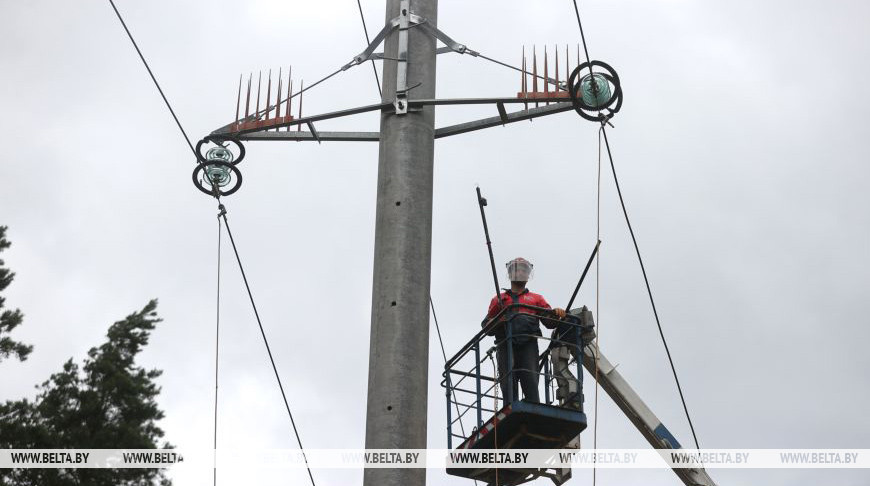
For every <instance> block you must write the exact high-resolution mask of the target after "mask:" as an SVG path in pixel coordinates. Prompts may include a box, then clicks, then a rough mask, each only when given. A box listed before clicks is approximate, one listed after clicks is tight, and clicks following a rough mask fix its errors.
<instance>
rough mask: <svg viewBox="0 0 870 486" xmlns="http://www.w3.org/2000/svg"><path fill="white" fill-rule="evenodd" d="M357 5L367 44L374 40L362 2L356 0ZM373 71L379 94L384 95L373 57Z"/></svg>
mask: <svg viewBox="0 0 870 486" xmlns="http://www.w3.org/2000/svg"><path fill="white" fill-rule="evenodd" d="M356 6H357V7H359V18H360V20H362V26H363V32H364V33H365V35H366V45H370V44H371V43H372V41H371V40H370V39H369V29H368V28H367V27H366V17H365V15H363V9H362V3H360V0H356ZM371 61H372V73H374V75H375V83H377V85H378V95H380V96H383V94H384V93H383V91H382V90H381V80H380V79H379V78H378V68H377V66H375V60H374V59H372V60H371Z"/></svg>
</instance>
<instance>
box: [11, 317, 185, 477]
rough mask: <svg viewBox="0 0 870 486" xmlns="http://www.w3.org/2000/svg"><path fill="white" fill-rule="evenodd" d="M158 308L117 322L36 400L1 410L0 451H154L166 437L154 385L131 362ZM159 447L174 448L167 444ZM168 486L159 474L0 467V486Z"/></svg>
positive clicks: (151, 373) (150, 374) (151, 376)
mask: <svg viewBox="0 0 870 486" xmlns="http://www.w3.org/2000/svg"><path fill="white" fill-rule="evenodd" d="M156 308H157V302H156V301H154V300H152V301H151V302H149V303H148V305H146V306H145V307H144V308H143V309H142V310H140V311H139V312H135V313H133V314H131V315H129V316H127V318H126V319H124V320H122V321H118V322H116V323H114V324H113V325H112V326H111V327H110V328H109V331H108V333H107V338H108V339H107V341H106V342H105V343H103V344H102V345H101V346H99V347H95V348H91V350H90V351H89V352H88V357H87V358H86V359H85V360H84V364H83V365H82V366H81V367H80V366H79V365H78V364H76V363H75V362H74V361H73V360H72V359H70V360H68V361H67V362H66V363H65V364H64V365H63V369H62V370H61V371H60V372H58V373H55V374H53V375H51V377H50V378H49V379H48V380H47V381H46V382H44V383H43V384H42V385H39V386H38V387H37V389H38V390H39V393H38V395H37V397H36V398H35V400H33V401H29V400H27V399H23V400H19V401H14V402H6V403H4V404H2V405H0V424H2V426H0V448H16V449H63V448H77V449H122V448H123V449H153V448H157V447H158V441H159V440H160V439H161V438H162V437H163V430H161V429H160V427H158V425H157V421H158V420H160V419H161V418H163V412H162V411H161V410H160V409H159V407H158V406H157V403H156V401H155V397H156V396H157V395H158V393H159V392H160V388H159V387H158V386H157V385H156V384H155V383H154V380H155V379H156V378H157V377H159V376H160V374H161V371H160V370H156V369H152V370H146V369H144V368H142V367H139V366H137V365H136V363H135V358H136V355H137V354H138V353H139V352H140V351H141V350H142V348H143V347H144V346H146V345H147V344H148V338H149V335H150V332H151V331H152V330H153V329H154V326H155V324H156V323H158V322H160V319H159V318H158V317H157V315H156ZM161 447H163V448H168V447H171V446H170V445H169V444H167V443H163V444H162V445H161ZM155 484H161V485H168V484H170V483H169V480H168V479H166V477H165V475H164V472H163V471H162V470H158V469H84V468H82V469H0V485H16V486H73V485H76V486H77V485H88V486H145V485H155Z"/></svg>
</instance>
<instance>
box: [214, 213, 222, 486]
mask: <svg viewBox="0 0 870 486" xmlns="http://www.w3.org/2000/svg"><path fill="white" fill-rule="evenodd" d="M217 224H218V234H217V299H216V303H215V308H216V311H215V330H214V444H213V450H212V469H213V476H214V485H215V486H217V435H218V369H219V365H220V361H219V357H220V343H221V341H220V337H221V235H222V234H223V231H222V228H221V218H220V214H218V217H217Z"/></svg>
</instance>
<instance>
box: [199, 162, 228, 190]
mask: <svg viewBox="0 0 870 486" xmlns="http://www.w3.org/2000/svg"><path fill="white" fill-rule="evenodd" d="M205 173H206V180H207V181H212V182H213V183H214V184H217V185H218V187H224V186H226V185H227V184H229V183H230V180H231V175H230V168H229V167H226V166H223V165H208V166H206V167H205Z"/></svg>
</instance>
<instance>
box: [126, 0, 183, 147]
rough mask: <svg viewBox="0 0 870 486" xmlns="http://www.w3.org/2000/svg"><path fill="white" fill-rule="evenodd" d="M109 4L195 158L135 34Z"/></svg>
mask: <svg viewBox="0 0 870 486" xmlns="http://www.w3.org/2000/svg"><path fill="white" fill-rule="evenodd" d="M109 4H110V5H111V6H112V10H114V11H115V15H117V16H118V20H120V21H121V26H122V27H124V31H125V32H127V37H129V38H130V42H132V43H133V47H135V48H136V53H138V54H139V59H142V64H144V65H145V69H147V70H148V75H149V76H151V81H154V86H156V87H157V91H159V92H160V96H161V97H162V98H163V102H164V103H166V108H169V113H171V114H172V118H173V119H174V120H175V124H176V125H178V129H179V130H181V134H182V135H184V140H185V141H187V145H188V147H190V151H191V152H193V155H194V156H196V149H195V148H193V144H192V143H191V142H190V137H188V136H187V132H185V131H184V127H182V126H181V122H180V121H179V120H178V116H177V115H176V114H175V110H173V109H172V105H170V104H169V100H168V99H166V95H165V94H164V93H163V88H161V87H160V83H158V82H157V78H156V77H155V76H154V73H153V72H152V71H151V66H149V65H148V61H146V60H145V56H144V55H142V51H141V50H140V49H139V45H138V44H136V40H135V39H133V34H132V33H130V29H129V28H127V23H126V22H124V18H123V17H121V12H119V11H118V7H116V6H115V2H114V0H109Z"/></svg>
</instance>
